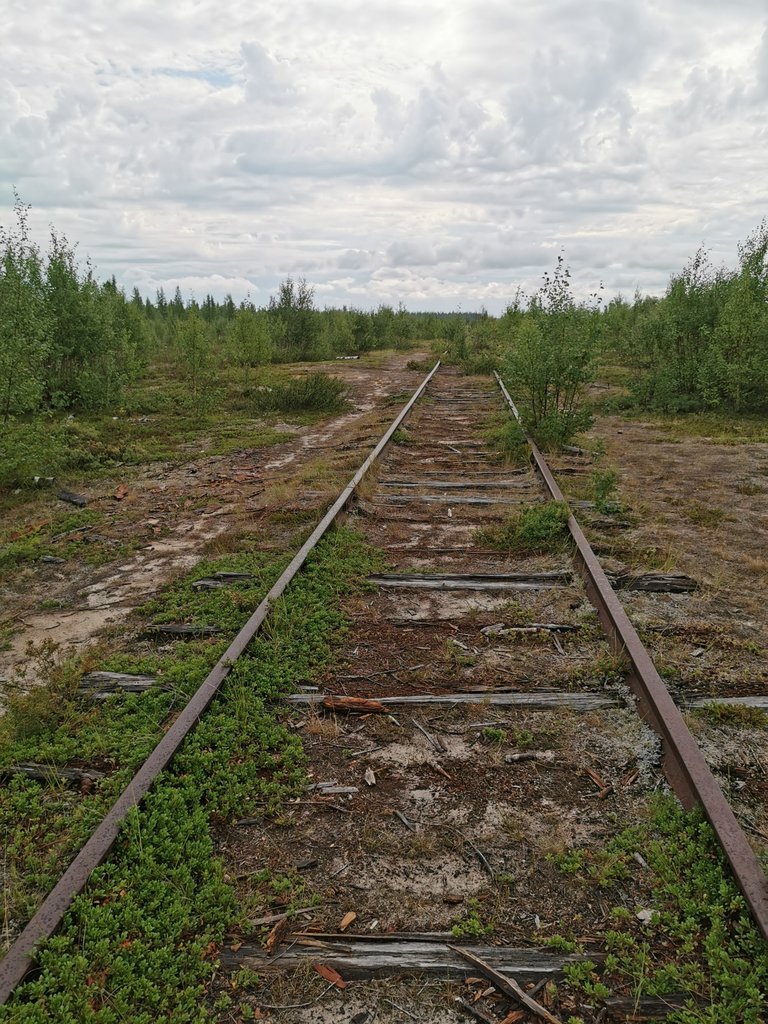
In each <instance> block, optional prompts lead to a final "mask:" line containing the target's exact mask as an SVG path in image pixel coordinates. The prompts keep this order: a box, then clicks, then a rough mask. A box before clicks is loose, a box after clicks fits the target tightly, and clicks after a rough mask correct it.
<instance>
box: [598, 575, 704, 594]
mask: <svg viewBox="0 0 768 1024" xmlns="http://www.w3.org/2000/svg"><path fill="white" fill-rule="evenodd" d="M606 576H607V577H608V582H609V583H610V584H611V586H612V587H613V589H614V590H639V591H645V592H647V593H651V594H690V593H691V592H692V591H694V590H698V587H699V585H698V583H697V582H696V580H694V579H692V578H691V577H690V576H684V575H681V574H675V573H667V572H644V573H631V572H627V573H612V572H608V573H606Z"/></svg>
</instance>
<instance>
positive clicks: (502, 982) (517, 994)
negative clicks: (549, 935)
mask: <svg viewBox="0 0 768 1024" xmlns="http://www.w3.org/2000/svg"><path fill="white" fill-rule="evenodd" d="M448 948H449V949H451V950H453V952H454V953H458V955H459V956H460V957H462V958H463V959H464V960H466V961H467V963H470V964H473V965H474V966H475V967H477V969H478V970H479V971H481V972H482V973H483V974H484V975H485V976H486V978H488V980H489V981H492V982H493V984H494V985H495V986H496V988H497V989H498V990H499V991H500V992H503V993H504V995H506V996H509V997H510V998H511V999H514V1000H516V1001H517V1002H518V1003H520V1005H521V1006H524V1007H525V1008H526V1010H530V1012H531V1013H535V1014H536V1016H537V1017H541V1019H542V1020H546V1021H548V1022H549V1024H562V1022H561V1021H559V1020H558V1019H557V1017H555V1016H554V1015H553V1014H551V1013H550V1012H549V1010H548V1009H547V1008H546V1007H545V1006H542V1005H541V1003H537V1002H536V1000H535V999H531V997H530V996H529V995H528V994H527V993H526V992H524V991H523V990H522V989H521V988H520V986H519V985H518V984H517V982H516V981H515V980H514V978H507V977H505V975H503V974H500V973H499V972H498V971H497V970H495V969H494V968H493V967H491V965H490V964H487V963H486V962H485V961H484V960H481V959H480V957H479V956H475V955H474V953H470V952H469V950H468V949H462V948H461V947H460V946H451V945H448Z"/></svg>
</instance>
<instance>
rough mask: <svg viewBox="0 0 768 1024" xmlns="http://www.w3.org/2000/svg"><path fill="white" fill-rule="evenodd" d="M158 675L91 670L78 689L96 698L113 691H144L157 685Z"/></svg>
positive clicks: (107, 695) (108, 694)
mask: <svg viewBox="0 0 768 1024" xmlns="http://www.w3.org/2000/svg"><path fill="white" fill-rule="evenodd" d="M157 682H158V680H157V676H138V675H136V676H132V675H130V674H129V673H127V672H89V673H88V674H87V675H85V676H83V677H82V679H81V680H80V682H79V683H78V687H77V688H78V691H79V692H80V693H85V694H87V695H88V696H89V697H91V698H93V699H94V700H99V699H102V698H104V697H109V696H110V695H111V694H113V693H143V692H144V691H145V690H150V689H152V687H153V686H156V685H157Z"/></svg>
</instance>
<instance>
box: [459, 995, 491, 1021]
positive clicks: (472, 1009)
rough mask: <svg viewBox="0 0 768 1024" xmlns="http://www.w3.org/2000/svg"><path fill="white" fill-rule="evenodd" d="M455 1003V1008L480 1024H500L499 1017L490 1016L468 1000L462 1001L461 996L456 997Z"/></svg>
mask: <svg viewBox="0 0 768 1024" xmlns="http://www.w3.org/2000/svg"><path fill="white" fill-rule="evenodd" d="M453 1002H454V1005H455V1006H458V1008H459V1009H460V1010H461V1011H462V1013H465V1014H466V1015H467V1017H472V1018H473V1020H479V1021H480V1024H498V1020H499V1018H498V1017H491V1016H489V1015H488V1014H487V1013H486V1012H485V1010H483V1009H481V1008H480V1007H479V1006H476V1005H475V1004H474V1003H468V1002H467V1000H466V999H462V998H461V996H454V997H453Z"/></svg>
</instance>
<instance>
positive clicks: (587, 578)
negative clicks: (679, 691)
mask: <svg viewBox="0 0 768 1024" xmlns="http://www.w3.org/2000/svg"><path fill="white" fill-rule="evenodd" d="M495 377H496V380H497V382H498V384H499V387H500V388H501V391H502V394H503V395H504V398H505V399H506V401H507V404H508V405H509V407H510V409H511V410H512V413H513V415H514V416H515V418H516V420H517V421H518V423H521V418H520V414H519V412H518V410H517V408H516V407H515V403H514V402H513V401H512V398H511V397H510V395H509V392H508V391H507V389H506V387H505V386H504V382H503V381H502V379H501V377H499V375H498V374H495ZM521 425H522V424H521ZM528 443H529V444H530V447H531V452H532V455H533V461H534V463H535V465H536V468H537V470H538V471H539V473H540V474H541V477H542V479H543V480H544V483H545V485H546V487H547V490H548V491H549V493H550V494H551V496H552V499H553V500H554V501H564V500H565V499H564V497H563V494H562V491H561V490H560V488H559V487H558V485H557V483H556V481H555V478H554V477H553V475H552V473H551V471H550V469H549V467H548V466H547V463H546V461H545V460H544V457H543V456H542V454H541V452H540V451H539V449H538V448H537V447H536V445H535V444H534V442H533V440H532V439H531V438H528ZM568 529H569V530H570V533H571V536H572V537H573V540H574V542H575V545H576V554H575V558H574V561H575V563H576V566H577V568H578V570H579V572H580V573H581V576H582V578H583V580H584V584H585V587H586V591H587V595H588V596H589V599H590V601H591V602H592V604H593V605H594V607H595V609H596V611H597V614H598V616H599V618H600V622H601V623H602V626H603V628H604V630H605V631H606V633H607V635H608V637H609V640H610V642H611V645H612V647H613V649H614V651H615V652H616V653H618V652H621V651H623V652H624V653H625V654H626V656H627V658H628V661H629V664H630V671H629V675H628V680H627V681H628V683H629V686H630V688H631V689H632V692H633V693H634V694H635V696H636V697H637V700H638V710H639V712H640V715H641V717H642V718H643V719H644V721H646V722H648V724H649V725H650V726H651V727H652V728H653V729H654V731H655V732H656V733H657V734H658V735H659V736H660V737H661V741H662V757H663V767H664V774H665V775H666V777H667V780H668V782H669V784H670V786H671V787H672V789H673V790H674V792H675V793H676V794H677V796H678V797H679V799H680V801H681V803H682V804H683V806H684V807H687V808H690V807H693V806H694V805H695V804H700V805H701V807H702V809H703V811H704V814H705V816H706V818H707V820H708V821H709V823H710V825H711V826H712V829H713V830H714V832H715V835H716V836H717V839H718V842H719V843H720V845H721V847H722V848H723V851H724V853H725V855H726V857H727V858H728V862H729V864H730V865H731V868H732V870H733V874H734V877H735V879H736V882H737V884H738V886H739V888H740V889H741V891H742V893H743V895H744V898H745V899H746V901H747V904H748V905H749V908H750V910H751V911H752V915H753V917H754V919H755V922H756V924H757V926H758V928H759V929H760V931H761V933H762V935H763V938H765V939H767V940H768V879H767V878H766V875H765V872H764V871H763V869H762V867H761V865H760V862H759V861H758V859H757V857H756V856H755V853H754V851H753V850H752V847H751V846H750V845H749V841H748V840H747V837H746V835H745V834H744V831H743V830H742V828H741V826H740V825H739V823H738V821H737V820H736V816H735V815H734V813H733V810H732V809H731V806H730V804H729V803H728V801H727V800H726V798H725V795H724V794H723V791H722V790H721V789H720V787H719V785H718V784H717V781H716V779H715V777H714V776H713V775H712V772H711V771H710V770H709V766H708V765H707V763H706V761H705V760H704V755H703V754H702V752H701V749H700V748H699V746H698V744H697V743H696V741H695V739H694V738H693V736H692V735H691V733H690V731H689V729H688V726H687V725H686V724H685V722H684V720H683V717H682V715H681V713H680V710H679V709H678V707H677V705H676V704H675V702H674V701H673V700H672V697H671V695H670V693H669V690H668V689H667V687H666V685H665V684H664V680H663V679H662V678H661V676H660V675H659V673H658V671H657V669H656V666H655V665H654V664H653V661H652V660H651V656H650V655H649V653H648V651H647V650H646V649H645V646H644V645H643V643H642V641H641V640H640V637H639V636H638V635H637V631H636V630H635V627H634V626H633V625H632V623H631V622H630V620H629V617H628V616H627V613H626V612H625V611H624V608H623V606H622V604H621V602H620V601H619V599H618V598H617V596H616V594H615V593H614V591H613V588H612V587H611V585H610V583H609V582H608V579H607V577H606V575H605V572H604V571H603V568H602V566H601V565H600V562H599V561H598V559H597V556H596V555H595V553H594V551H593V550H592V548H591V546H590V544H589V541H588V540H587V538H586V537H585V536H584V533H583V531H582V529H581V527H580V526H579V524H578V522H577V521H576V519H575V518H574V516H573V515H571V516H569V518H568Z"/></svg>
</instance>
